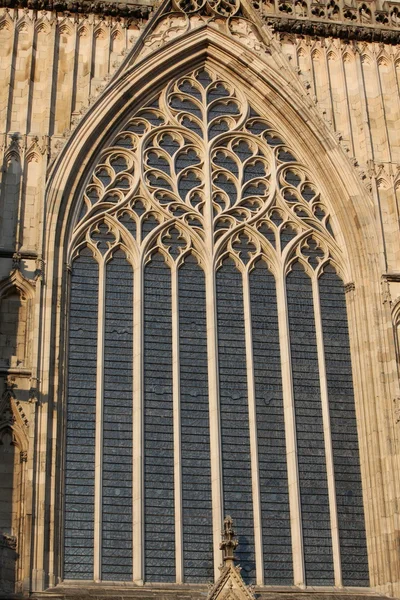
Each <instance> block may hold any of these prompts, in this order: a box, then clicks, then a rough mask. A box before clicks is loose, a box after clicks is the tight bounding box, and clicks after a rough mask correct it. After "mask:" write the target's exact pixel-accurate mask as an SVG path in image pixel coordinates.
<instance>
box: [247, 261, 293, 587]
mask: <svg viewBox="0 0 400 600" xmlns="http://www.w3.org/2000/svg"><path fill="white" fill-rule="evenodd" d="M250 301H251V322H252V336H253V361H254V383H255V394H256V411H257V441H258V463H259V476H260V497H261V522H262V536H263V550H264V581H265V584H266V585H292V584H293V565H292V541H291V534H290V511H289V492H288V476H287V467H286V441H285V420H284V413H283V397H282V375H281V356H280V348H279V326H278V307H277V302H276V289H275V279H274V277H273V275H272V274H271V273H270V272H269V271H268V269H267V266H266V264H265V262H264V261H261V260H260V261H258V262H257V263H256V265H255V268H254V270H253V271H252V272H251V274H250Z"/></svg>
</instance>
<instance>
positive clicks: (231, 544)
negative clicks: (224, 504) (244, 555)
mask: <svg viewBox="0 0 400 600" xmlns="http://www.w3.org/2000/svg"><path fill="white" fill-rule="evenodd" d="M238 544H239V542H238V540H237V539H236V534H235V530H234V529H233V520H232V517H231V516H229V515H228V516H227V517H225V519H224V529H223V531H222V541H221V543H220V545H219V547H220V549H221V550H222V552H223V555H224V564H225V565H230V564H233V563H234V561H235V560H236V557H235V550H236V548H237V546H238Z"/></svg>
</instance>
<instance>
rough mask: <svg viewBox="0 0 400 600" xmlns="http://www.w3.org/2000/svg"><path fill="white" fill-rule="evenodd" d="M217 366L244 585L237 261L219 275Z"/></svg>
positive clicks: (243, 399) (248, 539)
mask: <svg viewBox="0 0 400 600" xmlns="http://www.w3.org/2000/svg"><path fill="white" fill-rule="evenodd" d="M217 316H218V361H219V385H220V410H221V438H222V470H223V481H222V483H223V491H224V514H225V515H228V514H229V515H231V516H232V518H233V521H234V525H235V529H236V531H237V534H238V538H239V548H238V551H237V556H238V559H239V560H238V562H239V563H240V566H241V567H242V575H243V578H244V579H245V581H246V582H254V580H255V551H254V523H253V496H252V486H251V461H250V435H249V413H248V403H247V371H246V344H245V333H244V314H243V292H242V275H241V273H239V271H238V270H237V269H236V267H235V265H234V263H233V261H231V260H229V261H226V262H225V263H224V265H223V266H222V267H221V269H220V270H219V271H218V273H217Z"/></svg>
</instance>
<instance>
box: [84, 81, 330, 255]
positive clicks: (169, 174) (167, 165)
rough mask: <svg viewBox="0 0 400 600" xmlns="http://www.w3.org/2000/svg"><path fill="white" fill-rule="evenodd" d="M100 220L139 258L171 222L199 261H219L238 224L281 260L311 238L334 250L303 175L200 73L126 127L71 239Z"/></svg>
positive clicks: (226, 90)
mask: <svg viewBox="0 0 400 600" xmlns="http://www.w3.org/2000/svg"><path fill="white" fill-rule="evenodd" d="M100 214H101V215H102V216H103V215H107V216H108V217H109V220H108V221H107V223H109V224H110V225H111V222H112V223H114V225H115V227H117V228H118V229H119V231H120V235H121V239H122V240H125V237H124V232H125V229H128V231H130V232H131V233H133V232H134V237H135V239H136V242H137V243H138V244H139V245H140V246H141V252H146V251H147V250H148V249H149V247H150V246H152V245H153V242H152V241H150V238H149V237H148V234H149V233H150V231H152V230H156V229H157V231H158V230H160V228H161V225H163V227H162V228H163V229H164V228H165V227H166V226H167V225H168V224H172V223H174V222H175V223H177V224H178V223H181V224H182V226H183V228H182V230H181V229H179V232H180V235H181V236H183V237H185V235H184V233H183V231H188V229H190V230H191V231H192V232H193V234H195V235H194V238H193V242H192V243H193V245H194V246H195V248H196V249H197V250H198V251H199V252H200V254H202V253H203V252H202V251H204V250H205V248H206V247H207V252H209V248H210V244H212V247H213V250H212V251H213V253H214V255H219V254H221V252H223V250H224V249H225V248H226V247H227V244H228V245H229V244H230V242H229V240H230V238H232V239H233V238H234V237H235V234H236V235H237V234H238V232H240V231H241V230H243V225H244V224H246V225H251V226H252V230H253V232H254V235H256V232H258V236H256V237H257V238H258V240H259V241H258V242H257V243H256V246H257V247H261V246H263V245H264V244H265V240H268V242H267V246H268V243H269V244H271V245H272V247H274V248H275V250H276V252H277V253H280V252H282V251H283V249H284V247H285V246H286V245H287V244H288V243H289V241H291V240H292V239H294V238H295V237H297V236H300V237H304V233H305V232H306V231H307V230H309V231H310V233H311V231H312V230H314V231H315V232H318V233H319V234H321V235H322V237H323V238H325V239H326V238H327V239H329V238H330V239H331V240H332V241H333V232H332V229H331V226H330V222H329V215H328V211H327V208H326V206H325V205H324V204H323V202H322V200H321V198H320V194H319V192H318V190H317V187H316V185H315V184H314V183H313V182H312V181H311V178H310V175H309V174H308V172H307V169H306V168H305V167H303V166H302V165H300V164H298V163H297V161H296V158H295V156H294V154H293V152H292V151H291V150H290V148H289V147H288V145H287V143H286V142H285V141H284V140H283V139H282V136H281V135H280V134H279V133H278V132H277V131H276V130H275V129H274V128H273V127H272V126H271V125H270V124H269V123H268V122H267V121H266V120H265V119H264V118H262V117H260V116H259V115H257V113H256V112H255V111H254V110H253V109H252V108H251V106H250V105H249V103H248V101H247V100H246V98H245V96H244V95H243V94H242V93H240V92H239V91H235V90H234V88H233V86H232V84H230V83H228V82H226V81H224V80H221V79H220V78H219V77H218V76H217V75H216V74H212V73H211V71H206V70H204V69H201V70H198V71H196V72H194V73H192V74H191V75H189V76H186V77H182V78H181V79H179V80H178V81H176V82H175V83H173V84H172V85H170V86H169V87H168V88H167V89H166V90H164V91H163V92H162V93H161V94H160V95H159V96H158V97H157V98H156V99H154V100H153V101H152V102H151V103H150V104H149V105H148V106H147V107H146V108H143V109H140V110H139V111H138V112H137V113H136V115H135V116H134V117H133V118H131V119H130V120H129V121H127V123H126V124H125V126H124V127H123V129H122V131H120V133H119V134H118V135H117V136H116V137H115V139H114V141H113V143H112V145H111V147H109V148H107V150H106V151H105V152H104V153H103V156H102V159H101V161H100V162H99V164H98V165H97V167H96V168H95V170H94V173H93V176H92V178H91V180H90V182H89V184H88V185H87V187H86V190H85V194H84V197H83V202H82V209H81V212H80V218H79V221H78V224H77V226H76V228H75V232H76V233H75V235H74V237H75V238H76V237H81V232H82V223H83V226H84V227H85V228H87V225H88V224H89V223H90V224H92V223H93V224H94V223H98V222H100V221H101V220H102V219H101V218H99V215H100ZM118 223H119V224H122V225H123V226H124V227H123V228H121V227H120V226H118ZM124 228H125V229H124ZM289 238H290V239H289ZM152 239H153V238H152ZM145 240H146V241H145ZM190 243H191V242H189V240H188V241H187V244H190ZM260 244H261V246H260ZM184 247H186V246H184ZM184 247H182V251H183V250H184Z"/></svg>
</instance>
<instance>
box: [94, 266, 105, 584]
mask: <svg viewBox="0 0 400 600" xmlns="http://www.w3.org/2000/svg"><path fill="white" fill-rule="evenodd" d="M105 275H106V268H105V263H104V259H103V260H102V261H101V262H100V264H99V304H98V324H97V368H96V434H95V472H94V543H93V547H94V561H93V564H94V567H93V569H94V573H93V578H94V580H95V581H101V553H102V512H103V511H102V495H103V494H102V492H103V407H104V329H105V287H106V281H105Z"/></svg>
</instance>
